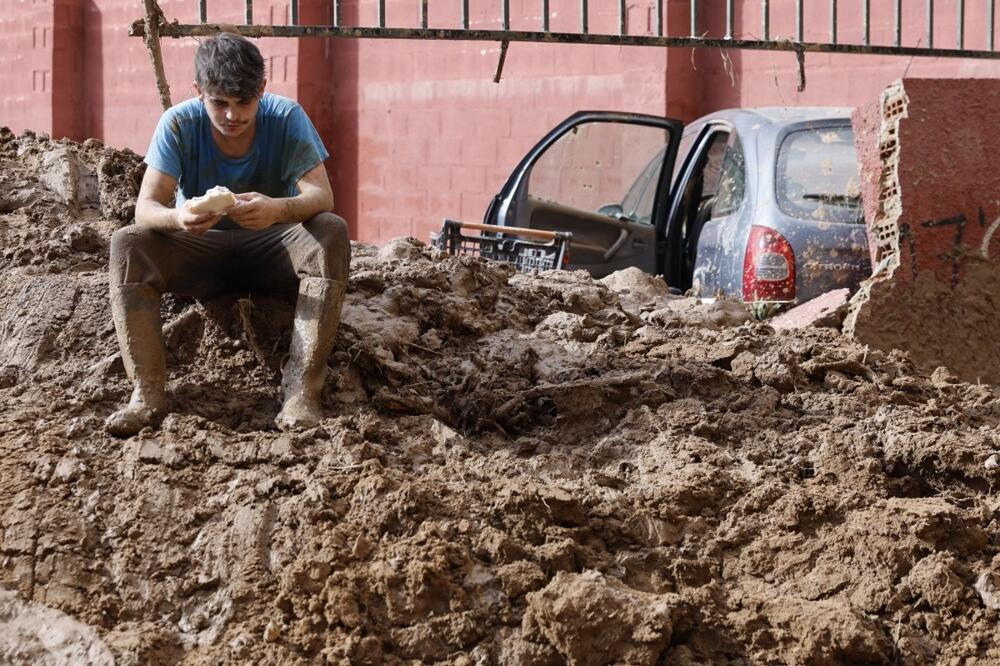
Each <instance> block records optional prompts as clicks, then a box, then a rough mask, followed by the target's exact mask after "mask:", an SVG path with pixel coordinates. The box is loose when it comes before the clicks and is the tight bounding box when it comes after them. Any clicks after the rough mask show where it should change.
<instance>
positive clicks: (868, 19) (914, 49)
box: [129, 0, 1000, 96]
mask: <svg viewBox="0 0 1000 666" xmlns="http://www.w3.org/2000/svg"><path fill="white" fill-rule="evenodd" d="M373 1H374V2H375V3H376V25H372V26H362V25H352V26H348V25H344V22H343V7H342V4H343V0H330V4H329V11H328V18H329V21H330V22H329V24H328V25H301V24H300V21H299V0H291V4H290V7H289V16H288V19H289V20H288V24H287V25H266V24H257V23H254V22H253V19H254V11H253V9H254V7H253V0H245V12H244V22H243V23H242V24H225V23H210V22H208V0H198V17H199V22H198V23H179V22H177V21H173V22H167V21H166V19H165V17H164V16H163V13H162V11H160V9H159V6H158V5H157V4H156V0H144V4H145V9H146V15H145V17H144V18H142V19H138V20H136V21H134V22H133V23H132V25H131V27H130V30H129V34H130V35H132V36H136V37H144V38H145V39H146V44H147V47H148V48H149V50H150V55H151V57H152V58H153V62H154V67H156V66H157V65H156V63H157V59H158V53H159V40H160V38H162V37H187V36H203V35H212V34H216V33H218V32H223V31H226V32H233V33H237V34H240V35H243V36H244V37H341V38H343V37H347V38H362V39H365V38H370V39H429V40H464V41H489V42H500V43H501V45H502V49H501V62H502V58H503V55H504V54H505V53H506V45H507V44H508V43H510V42H544V43H558V44H611V45H618V46H659V47H682V48H718V49H751V50H767V51H791V52H795V53H796V54H797V55H798V58H799V65H800V82H801V81H804V79H803V78H802V77H803V69H802V63H803V61H804V55H805V54H806V53H847V54H871V55H890V56H910V57H938V58H992V59H997V58H1000V52H998V51H996V50H995V29H994V26H995V19H996V0H978V2H977V4H979V3H982V7H981V11H979V12H977V16H982V20H981V21H977V22H981V23H982V24H983V25H984V27H985V35H984V45H985V48H978V49H968V48H966V37H967V33H968V30H967V27H968V22H967V18H968V16H969V7H967V3H966V0H954V1H955V3H956V14H955V16H954V19H955V25H956V39H955V41H954V44H953V45H948V46H941V45H940V44H936V43H935V34H936V33H939V32H940V31H939V30H937V29H936V28H938V27H939V26H940V25H941V24H940V23H939V24H937V25H936V20H937V19H940V17H941V14H940V13H936V12H935V6H934V0H924V1H925V3H926V4H925V11H924V19H925V20H924V21H923V25H922V26H918V29H922V30H923V34H922V35H921V36H920V37H919V40H918V41H917V43H916V44H904V14H903V2H902V0H876V2H877V3H879V5H880V6H882V7H883V8H884V7H885V6H887V5H888V3H890V2H891V3H892V10H893V13H892V17H893V18H892V24H891V37H892V38H891V40H888V41H887V43H884V42H876V41H875V40H873V39H872V4H873V3H872V0H809V5H810V7H811V8H814V7H815V6H819V5H822V4H823V3H824V1H825V2H826V3H828V5H827V7H828V12H827V16H828V21H829V23H828V26H827V30H826V31H824V32H825V34H826V38H825V39H815V38H814V39H811V40H808V41H807V40H806V39H805V36H806V28H807V20H806V11H805V0H795V28H794V29H795V34H794V38H789V37H780V36H779V37H776V36H774V35H773V29H772V28H773V24H772V18H773V11H772V7H771V0H743V3H742V4H741V5H740V7H739V9H740V10H742V14H741V16H743V17H745V16H746V15H747V13H746V12H747V10H748V8H753V7H759V10H758V15H759V18H760V24H759V25H760V32H759V35H757V36H753V37H749V38H748V37H743V36H738V35H737V33H736V22H737V7H736V3H735V0H725V10H724V12H725V17H724V24H723V23H722V21H721V20H719V21H715V20H713V21H711V23H712V25H716V24H723V25H724V28H723V30H722V34H716V35H713V34H711V32H710V31H709V30H708V29H707V27H706V26H707V25H708V24H709V23H710V21H708V20H706V19H708V18H711V19H716V18H718V19H721V18H722V17H714V16H712V17H706V16H704V15H703V14H705V13H707V12H706V11H705V8H706V6H707V5H708V4H709V3H707V2H704V1H703V0H689V10H690V11H689V23H688V25H687V26H686V28H687V30H686V34H668V31H667V26H666V22H665V19H664V10H665V7H664V4H665V2H666V0H651V2H652V3H654V5H653V14H654V20H653V29H652V30H650V31H648V32H649V33H651V34H630V33H629V31H628V25H627V13H628V6H627V3H626V0H617V2H616V0H579V11H578V19H579V20H578V26H579V29H578V31H575V32H567V31H552V30H551V29H550V27H551V18H552V13H551V10H550V0H538V2H539V4H540V12H539V19H538V26H537V29H535V30H512V29H511V11H510V10H511V0H500V12H499V16H498V17H496V18H498V19H499V25H500V28H499V29H479V28H472V27H471V22H470V11H469V9H470V7H469V3H470V1H471V2H475V0H436V3H435V4H437V3H440V4H442V5H444V4H449V3H451V4H455V3H460V19H459V21H458V22H457V24H456V25H454V26H450V27H444V28H440V27H434V28H432V27H429V25H428V9H429V8H428V3H429V0H413V2H414V7H415V9H416V10H417V13H418V16H419V27H416V28H413V27H392V26H388V25H386V0H373ZM615 2H616V3H617V18H618V21H617V30H616V31H613V32H594V31H593V30H592V29H591V19H590V17H591V9H592V3H593V4H594V5H596V4H598V3H599V5H600V6H607V5H608V4H609V3H615ZM714 4H715V5H717V4H719V3H718V2H716V3H714ZM848 7H850V11H851V12H852V14H850V17H851V18H852V19H854V20H853V25H857V24H860V27H861V30H860V39H853V40H850V41H847V40H845V39H844V34H843V30H842V25H843V21H841V19H842V18H843V17H844V16H845V15H846V14H845V12H846V11H848ZM808 27H809V29H810V32H815V31H816V30H817V28H818V26H815V25H812V24H811V25H809V26H808ZM905 27H907V28H909V27H910V26H905ZM911 41H912V40H911ZM501 66H502V65H501ZM160 70H162V65H160ZM160 76H161V72H160V71H158V72H157V80H158V84H159V82H160ZM163 85H165V81H164V82H163ZM800 85H801V84H800ZM161 96H162V92H161Z"/></svg>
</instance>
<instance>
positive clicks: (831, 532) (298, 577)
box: [0, 137, 1000, 665]
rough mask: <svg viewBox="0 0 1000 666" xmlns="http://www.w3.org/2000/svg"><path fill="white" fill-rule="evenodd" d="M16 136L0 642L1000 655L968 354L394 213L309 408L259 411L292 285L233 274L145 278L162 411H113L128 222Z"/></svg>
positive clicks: (177, 647) (1, 430)
mask: <svg viewBox="0 0 1000 666" xmlns="http://www.w3.org/2000/svg"><path fill="white" fill-rule="evenodd" d="M3 145H4V149H3V150H4V151H5V152H4V158H3V164H2V165H0V172H2V173H4V174H5V175H4V178H5V179H6V181H5V182H7V183H13V182H17V183H29V184H30V187H32V188H35V190H34V191H35V192H36V198H35V199H32V202H34V203H27V204H23V205H21V206H19V207H14V208H12V209H11V210H9V211H8V212H6V213H5V214H3V215H2V216H0V238H2V239H3V247H4V248H5V250H4V256H3V263H2V264H0V364H2V368H0V477H2V478H3V479H4V482H3V484H0V587H2V588H4V589H6V590H7V591H8V592H9V594H7V595H6V596H0V636H3V638H2V639H0V655H15V657H12V658H11V659H13V660H15V662H16V660H17V659H19V658H21V657H19V656H18V655H27V656H26V657H23V659H24V660H25V661H24V663H33V662H39V663H40V662H41V660H42V659H43V658H44V659H46V660H47V661H46V662H45V663H53V664H55V663H78V660H77V661H74V658H73V655H76V654H82V653H81V652H79V650H91V651H92V654H94V655H96V656H95V657H94V658H95V659H100V658H104V655H105V654H107V653H110V654H111V655H113V657H114V659H115V660H116V662H117V663H119V664H147V663H156V664H174V663H183V664H220V663H222V664H226V663H230V664H237V663H238V664H242V663H258V664H315V663H335V664H382V663H384V664H402V663H407V664H413V663H447V664H456V665H457V664H474V663H475V664H480V663H481V664H493V663H496V664H535V665H541V664H562V663H571V664H606V663H636V664H657V663H668V664H705V663H712V664H836V663H842V664H858V663H874V664H879V663H885V664H934V663H944V664H958V663H963V664H966V663H982V664H988V663H997V662H998V661H1000V649H998V648H997V647H996V646H997V639H998V629H997V627H998V624H997V621H998V619H1000V614H998V609H1000V557H998V555H1000V545H998V541H1000V524H998V520H1000V513H998V512H1000V502H998V500H997V498H996V494H995V492H994V484H995V483H997V482H998V481H1000V443H998V438H1000V430H998V426H1000V402H998V400H997V396H996V395H995V393H994V391H993V389H992V388H991V387H990V386H988V385H985V384H984V385H975V384H967V383H962V382H959V381H958V380H957V379H956V378H955V377H954V376H953V375H952V374H951V373H950V372H949V371H946V370H944V369H939V370H936V371H935V372H934V373H933V374H930V375H928V374H925V373H922V372H920V371H918V370H917V369H915V366H914V365H913V363H912V362H911V361H910V359H909V358H908V357H907V356H906V355H905V354H902V353H900V352H889V353H886V352H883V351H879V350H875V349H869V348H867V347H865V346H864V345H860V344H858V343H856V342H854V341H852V340H850V339H848V338H845V337H843V336H841V335H840V334H839V333H838V332H836V331H834V330H831V329H813V330H807V331H798V332H789V331H785V332H781V333H777V332H775V331H774V330H773V329H772V328H771V327H769V326H767V325H766V324H755V323H749V322H747V321H746V316H745V313H744V312H743V310H742V308H741V307H740V306H737V305H734V304H717V305H712V306H707V305H701V304H698V303H697V302H695V301H693V300H690V299H683V298H678V297H673V296H671V295H669V294H668V293H666V292H665V290H663V289H662V287H661V286H660V285H659V284H658V283H657V282H656V280H654V279H653V278H650V277H647V276H644V275H642V274H639V273H635V272H625V273H620V274H616V275H613V276H611V277H609V278H606V279H605V280H603V281H600V282H595V281H593V280H591V279H590V278H589V277H587V276H585V275H580V274H575V273H565V272H552V273H546V274H542V275H527V276H526V275H518V274H515V273H513V272H512V271H511V270H510V269H509V268H508V267H505V266H501V265H496V264H489V263H486V262H484V261H482V260H479V259H473V258H467V257H462V258H455V257H449V256H446V255H442V254H440V253H438V252H436V251H434V250H431V249H429V248H427V247H425V246H423V245H422V244H421V243H419V242H416V241H411V240H405V239H401V240H397V241H395V242H393V243H390V244H389V245H387V246H386V247H384V248H381V249H378V248H374V247H370V246H360V245H359V246H357V247H355V248H354V252H355V260H354V263H353V266H352V271H351V279H350V287H349V294H348V297H347V301H346V305H345V308H344V319H343V325H342V329H341V333H340V335H339V338H338V341H337V345H336V349H335V351H334V353H333V355H332V356H331V359H330V367H331V370H332V372H331V377H330V379H329V381H328V385H327V390H326V392H325V397H324V403H325V408H326V410H327V414H328V418H326V419H325V420H324V421H323V422H322V424H321V426H320V427H318V428H316V429H314V430H311V431H308V432H303V433H297V434H282V433H280V432H278V431H276V430H275V429H274V428H273V425H272V419H273V418H274V416H275V414H276V413H277V411H278V406H279V405H278V368H279V366H280V362H281V359H282V356H283V354H284V353H285V351H286V350H287V346H288V324H289V322H290V320H291V314H292V300H291V296H288V295H264V296H254V297H245V296H244V295H239V294H234V295H228V296H223V297H219V298H216V299H213V300H211V301H207V302H196V301H188V300H179V299H165V302H164V308H163V311H164V312H163V314H164V321H165V322H166V328H167V336H166V338H167V344H168V349H169V353H168V359H169V366H170V385H169V386H170V389H171V391H172V394H173V397H174V413H172V414H171V415H170V416H169V417H168V418H167V419H166V421H165V422H164V424H163V427H162V429H161V430H159V431H156V432H153V431H144V432H143V433H140V435H138V436H136V437H133V438H131V439H128V440H117V439H114V438H111V437H109V436H108V435H106V434H105V433H104V432H103V431H102V429H101V422H102V420H103V418H104V417H105V416H107V415H108V414H109V413H110V412H111V411H112V410H113V408H114V407H115V406H116V405H118V404H119V403H120V402H121V401H123V400H124V399H125V398H126V396H127V394H128V389H129V387H128V382H127V380H126V378H125V376H124V373H123V371H122V368H121V362H120V360H119V359H118V358H117V356H116V351H117V347H116V342H115V336H114V330H113V327H112V324H111V317H110V312H109V306H108V302H107V295H106V289H107V282H106V276H105V268H106V261H107V260H106V254H107V251H106V247H107V242H108V238H109V236H110V233H111V232H112V231H113V229H115V228H117V226H118V225H120V224H122V222H121V221H120V219H114V218H112V217H111V216H108V215H106V214H104V213H102V212H101V207H102V206H104V199H102V198H101V197H102V196H104V195H100V194H99V196H98V199H97V200H96V203H95V202H94V200H93V199H91V200H89V203H87V204H86V205H84V204H81V203H80V202H78V201H77V202H74V201H70V202H69V203H67V202H66V201H62V202H60V201H58V200H55V199H54V198H51V197H50V193H51V192H53V190H52V189H46V188H47V187H48V186H45V185H44V181H43V180H42V179H41V175H44V174H45V173H46V171H45V169H46V168H47V167H45V166H43V161H44V157H45V155H47V154H48V153H49V152H51V151H53V150H58V148H59V146H60V145H61V146H63V147H65V148H66V149H67V151H68V152H69V153H72V154H75V155H79V156H81V157H80V159H81V160H82V162H83V163H85V164H86V165H87V166H88V167H90V166H91V165H92V164H93V163H94V157H93V156H94V155H97V154H98V152H99V151H98V149H97V148H96V147H92V149H93V152H91V153H88V152H87V150H88V149H86V148H84V147H81V146H73V145H68V144H51V143H49V142H46V141H45V140H44V139H40V138H38V137H22V138H20V139H14V138H11V137H8V138H7V139H5V143H4V144H3ZM32 151H33V152H32ZM19 153H20V154H21V155H29V154H30V155H32V156H34V157H37V158H38V159H37V160H34V161H32V160H31V159H21V158H16V157H15V156H16V155H18V154H19ZM100 154H101V155H104V156H107V154H108V153H107V152H106V151H105V149H100ZM34 157H33V158H32V159H34ZM109 160H111V161H115V164H119V163H124V166H122V168H121V170H120V172H122V173H133V174H134V173H136V169H138V167H137V162H136V160H135V159H134V158H133V156H131V155H124V154H119V155H114V156H112V157H110V158H109ZM116 168H117V167H116ZM8 187H10V185H8ZM25 187H27V185H26V186H25ZM120 187H121V188H122V189H120V190H118V191H117V192H118V194H117V195H116V198H114V201H116V202H117V203H116V204H115V206H117V208H116V210H119V211H121V210H124V209H127V207H128V204H127V200H128V196H129V195H130V194H131V195H132V196H134V189H130V188H132V187H133V184H132V182H131V181H129V182H126V183H125V184H124V185H120ZM39 202H41V203H39ZM74 238H86V239H89V240H88V241H87V242H83V243H77V244H76V245H74V242H73V239H74ZM14 595H16V596H14ZM42 613H51V614H52V615H51V617H53V618H58V619H59V621H60V622H61V623H62V624H61V625H59V626H62V627H63V629H62V631H63V632H64V633H61V634H59V636H58V638H59V640H61V641H62V642H58V641H55V640H53V641H48V642H46V638H45V637H44V636H41V635H40V629H39V626H40V623H39V622H38V621H32V620H31V618H34V617H41V616H42V615H41V614H42ZM66 616H68V617H66ZM52 622H55V620H52ZM33 632H34V633H33ZM12 636H13V637H15V638H14V639H13V641H12V640H11V637H12ZM71 641H72V642H73V646H72V649H74V650H77V652H74V653H69V652H65V650H66V649H69V648H68V647H67V643H68V642H71ZM48 646H51V649H50V648H49V647H48ZM61 649H62V650H64V652H59V650H61ZM66 655H69V656H66Z"/></svg>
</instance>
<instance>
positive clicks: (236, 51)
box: [194, 32, 264, 102]
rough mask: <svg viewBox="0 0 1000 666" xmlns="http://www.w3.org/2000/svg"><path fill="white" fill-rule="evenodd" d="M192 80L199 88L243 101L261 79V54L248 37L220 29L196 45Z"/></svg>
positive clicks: (262, 74)
mask: <svg viewBox="0 0 1000 666" xmlns="http://www.w3.org/2000/svg"><path fill="white" fill-rule="evenodd" d="M194 80H195V81H196V82H197V83H198V87H199V88H201V90H202V92H205V93H209V94H216V95H220V96H222V97H235V98H236V99H238V100H240V101H241V102H246V101H249V100H251V99H253V98H254V97H256V96H257V93H258V92H259V91H260V87H261V85H262V84H263V83H264V58H263V56H261V54H260V49H258V48H257V47H256V46H255V45H254V44H253V43H252V42H251V41H250V40H248V39H246V38H244V37H240V36H239V35H234V34H231V33H228V32H221V33H219V34H218V35H215V36H214V37H209V38H208V39H206V40H205V41H203V42H202V43H201V45H200V46H199V47H198V52H197V53H196V54H195V56H194Z"/></svg>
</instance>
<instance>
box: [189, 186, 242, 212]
mask: <svg viewBox="0 0 1000 666" xmlns="http://www.w3.org/2000/svg"><path fill="white" fill-rule="evenodd" d="M184 205H185V206H187V209H188V210H189V211H191V212H192V213H195V214H196V215H201V214H202V213H221V212H222V211H224V210H229V209H230V208H232V207H233V206H235V205H236V195H235V194H233V193H232V192H230V191H229V188H226V187H223V186H222V185H219V186H218V187H213V188H211V189H210V190H208V191H207V192H205V196H201V197H194V198H193V199H188V200H187V201H186V202H185V203H184Z"/></svg>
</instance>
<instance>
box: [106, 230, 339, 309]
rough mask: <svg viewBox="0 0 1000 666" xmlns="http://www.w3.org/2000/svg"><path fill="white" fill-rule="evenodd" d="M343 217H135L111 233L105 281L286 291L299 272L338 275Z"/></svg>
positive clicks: (202, 291)
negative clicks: (229, 221)
mask: <svg viewBox="0 0 1000 666" xmlns="http://www.w3.org/2000/svg"><path fill="white" fill-rule="evenodd" d="M350 260H351V246H350V240H349V237H348V234H347V224H346V223H345V222H344V220H343V219H341V218H340V217H337V216H336V215H333V214H332V213H321V214H319V215H317V216H315V217H313V218H312V219H310V220H308V221H307V222H303V223H302V224H275V225H274V226H272V227H269V228H267V229H264V230H261V231H251V230H248V229H225V230H222V229H209V230H208V231H206V232H205V233H204V234H202V235H200V236H198V235H195V234H192V233H188V232H186V231H178V232H174V233H163V232H160V231H151V230H148V229H142V228H140V227H138V226H137V225H135V224H131V225H129V226H127V227H123V228H121V229H119V230H118V231H116V232H115V233H114V235H113V236H112V237H111V265H110V270H111V286H116V285H120V284H135V283H143V284H148V285H150V286H151V287H153V288H154V289H156V290H157V291H159V292H160V293H161V294H162V293H164V292H170V293H174V294H184V295H190V296H197V297H203V298H204V297H207V296H211V295H213V294H217V293H219V292H223V291H294V290H295V289H297V288H298V284H299V280H300V279H302V278H304V277H317V278H325V279H327V280H340V281H346V280H347V274H348V268H349V264H350Z"/></svg>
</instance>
